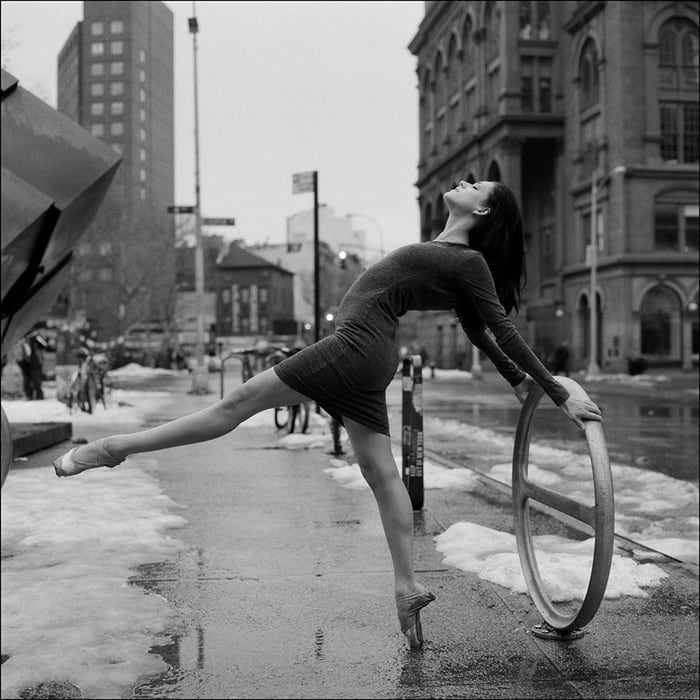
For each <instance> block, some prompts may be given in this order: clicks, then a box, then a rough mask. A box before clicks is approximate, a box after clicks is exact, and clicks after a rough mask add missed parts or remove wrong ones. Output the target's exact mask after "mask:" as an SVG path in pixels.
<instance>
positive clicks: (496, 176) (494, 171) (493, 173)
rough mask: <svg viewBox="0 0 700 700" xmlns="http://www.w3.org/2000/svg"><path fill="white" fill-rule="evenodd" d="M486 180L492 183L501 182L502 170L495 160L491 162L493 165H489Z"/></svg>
mask: <svg viewBox="0 0 700 700" xmlns="http://www.w3.org/2000/svg"><path fill="white" fill-rule="evenodd" d="M486 179H487V180H489V181H491V182H500V181H501V169H500V168H499V167H498V163H497V162H496V161H495V160H493V161H491V165H489V169H488V172H487V174H486Z"/></svg>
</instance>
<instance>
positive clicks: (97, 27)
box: [90, 22, 105, 36]
mask: <svg viewBox="0 0 700 700" xmlns="http://www.w3.org/2000/svg"><path fill="white" fill-rule="evenodd" d="M104 31H105V25H104V23H103V22H91V23H90V34H91V36H102V34H104Z"/></svg>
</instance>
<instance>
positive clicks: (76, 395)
mask: <svg viewBox="0 0 700 700" xmlns="http://www.w3.org/2000/svg"><path fill="white" fill-rule="evenodd" d="M76 355H77V356H78V360H79V363H78V368H77V369H76V370H75V372H73V375H72V377H71V381H70V385H69V386H68V391H67V393H66V395H65V397H63V398H61V397H59V400H61V401H63V402H64V403H66V404H67V406H68V409H69V410H70V411H71V412H72V411H73V407H74V406H75V407H77V408H79V409H80V410H81V411H84V412H85V413H90V414H91V413H92V412H93V410H94V408H95V407H96V406H97V403H98V402H101V403H102V405H103V406H104V408H105V409H106V408H107V401H106V390H108V389H109V388H110V386H111V385H110V382H109V378H108V377H107V366H108V364H109V363H108V360H107V358H106V356H104V355H93V354H92V352H91V351H90V350H89V349H88V348H86V347H81V348H79V349H78V350H77V351H76Z"/></svg>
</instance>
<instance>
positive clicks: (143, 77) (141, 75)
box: [139, 69, 146, 83]
mask: <svg viewBox="0 0 700 700" xmlns="http://www.w3.org/2000/svg"><path fill="white" fill-rule="evenodd" d="M139 80H140V81H141V82H142V83H145V82H146V71H145V70H143V69H141V70H139Z"/></svg>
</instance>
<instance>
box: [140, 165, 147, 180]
mask: <svg viewBox="0 0 700 700" xmlns="http://www.w3.org/2000/svg"><path fill="white" fill-rule="evenodd" d="M139 179H140V180H141V182H146V171H145V170H144V169H143V168H141V170H139Z"/></svg>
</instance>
